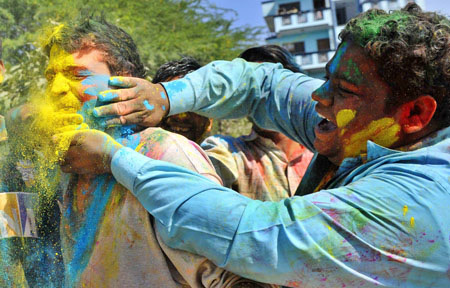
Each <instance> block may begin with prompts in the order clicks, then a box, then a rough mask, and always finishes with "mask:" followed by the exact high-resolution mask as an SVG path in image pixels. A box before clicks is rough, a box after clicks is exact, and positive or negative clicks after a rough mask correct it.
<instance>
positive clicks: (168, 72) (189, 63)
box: [152, 57, 201, 83]
mask: <svg viewBox="0 0 450 288" xmlns="http://www.w3.org/2000/svg"><path fill="white" fill-rule="evenodd" d="M200 67H201V65H200V64H199V63H198V62H197V61H196V60H195V59H194V58H192V57H183V58H181V59H180V60H175V61H170V62H167V63H165V64H163V65H161V66H160V67H159V68H158V71H156V74H155V77H153V80H152V82H153V83H160V82H167V81H170V80H172V79H173V78H175V77H179V78H181V77H184V76H185V75H186V74H188V73H190V72H193V71H195V70H197V69H199V68H200Z"/></svg>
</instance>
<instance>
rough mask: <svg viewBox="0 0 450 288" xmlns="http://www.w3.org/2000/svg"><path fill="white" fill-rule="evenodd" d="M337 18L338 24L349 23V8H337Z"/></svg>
mask: <svg viewBox="0 0 450 288" xmlns="http://www.w3.org/2000/svg"><path fill="white" fill-rule="evenodd" d="M336 20H337V24H338V25H344V24H345V23H347V10H346V9H345V7H340V8H336Z"/></svg>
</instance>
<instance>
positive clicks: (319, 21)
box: [274, 9, 333, 32]
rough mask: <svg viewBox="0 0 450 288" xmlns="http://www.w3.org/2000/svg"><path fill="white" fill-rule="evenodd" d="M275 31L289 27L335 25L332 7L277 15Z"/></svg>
mask: <svg viewBox="0 0 450 288" xmlns="http://www.w3.org/2000/svg"><path fill="white" fill-rule="evenodd" d="M274 24H275V32H280V31H283V30H287V29H295V28H305V27H308V26H317V25H329V26H332V25H333V19H332V16H331V9H324V10H311V11H300V12H298V13H294V14H287V15H277V16H275V19H274Z"/></svg>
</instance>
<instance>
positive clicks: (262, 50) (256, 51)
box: [239, 45, 302, 72]
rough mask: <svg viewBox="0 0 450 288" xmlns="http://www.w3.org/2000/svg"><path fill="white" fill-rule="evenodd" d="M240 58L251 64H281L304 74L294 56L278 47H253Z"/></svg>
mask: <svg viewBox="0 0 450 288" xmlns="http://www.w3.org/2000/svg"><path fill="white" fill-rule="evenodd" d="M239 58H242V59H244V60H245V61H249V62H271V63H281V65H283V67H284V68H285V69H289V70H291V71H292V72H302V70H301V68H300V66H298V64H297V63H296V62H295V59H294V57H293V56H292V54H291V53H289V51H287V50H286V49H285V48H283V47H281V46H278V45H264V46H258V47H252V48H249V49H247V50H245V51H244V52H242V53H241V55H239Z"/></svg>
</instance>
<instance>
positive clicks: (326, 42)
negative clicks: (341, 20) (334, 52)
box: [317, 38, 330, 52]
mask: <svg viewBox="0 0 450 288" xmlns="http://www.w3.org/2000/svg"><path fill="white" fill-rule="evenodd" d="M317 50H318V51H327V52H328V51H329V50H330V39H329V38H325V39H317Z"/></svg>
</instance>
